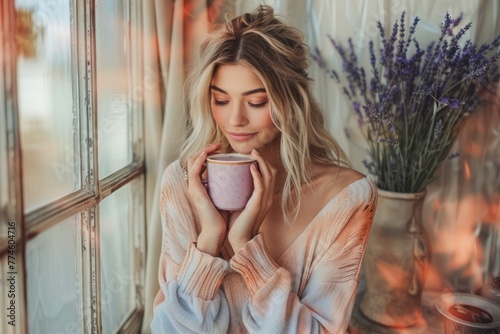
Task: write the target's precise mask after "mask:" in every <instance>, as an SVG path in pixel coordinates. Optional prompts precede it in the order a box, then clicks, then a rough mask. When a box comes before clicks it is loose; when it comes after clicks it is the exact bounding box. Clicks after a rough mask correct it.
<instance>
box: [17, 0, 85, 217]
mask: <svg viewBox="0 0 500 334" xmlns="http://www.w3.org/2000/svg"><path fill="white" fill-rule="evenodd" d="M15 4H16V29H17V31H18V33H17V35H16V36H17V41H18V43H17V44H18V61H17V74H18V79H17V84H18V87H17V94H18V103H19V115H20V122H21V144H22V150H23V177H24V182H23V184H24V200H25V207H26V209H27V210H30V209H33V208H35V207H38V206H40V205H43V204H46V203H48V202H50V201H52V200H54V199H57V198H60V197H62V196H64V195H66V194H68V193H70V192H72V191H73V190H75V189H76V187H77V186H78V184H79V178H80V175H79V172H78V171H77V170H76V171H75V154H74V144H73V143H74V142H73V133H74V124H73V122H74V119H76V118H75V117H74V116H75V115H74V114H75V110H74V107H75V105H76V101H77V99H76V98H75V97H74V96H73V95H74V94H73V84H72V80H73V79H72V65H71V43H72V39H71V34H72V33H71V31H72V30H71V24H70V20H71V13H70V4H69V0H58V1H37V0H16V2H15ZM75 79H76V74H75Z"/></svg>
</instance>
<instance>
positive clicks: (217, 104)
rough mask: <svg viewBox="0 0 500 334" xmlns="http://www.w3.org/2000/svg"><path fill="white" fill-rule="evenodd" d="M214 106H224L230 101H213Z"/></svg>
mask: <svg viewBox="0 0 500 334" xmlns="http://www.w3.org/2000/svg"><path fill="white" fill-rule="evenodd" d="M213 102H214V105H216V106H224V105H226V104H228V103H229V101H219V100H213Z"/></svg>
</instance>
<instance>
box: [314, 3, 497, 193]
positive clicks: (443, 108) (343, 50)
mask: <svg viewBox="0 0 500 334" xmlns="http://www.w3.org/2000/svg"><path fill="white" fill-rule="evenodd" d="M461 20H462V15H460V17H458V18H455V19H453V18H452V17H451V15H450V14H449V13H446V14H445V16H444V20H443V22H442V25H441V32H440V34H439V35H438V36H436V39H435V40H434V41H432V42H430V43H429V44H428V45H426V46H422V47H421V46H420V44H419V43H418V41H417V40H416V38H415V37H414V36H415V32H416V29H417V26H418V22H419V18H418V17H415V18H413V22H412V24H411V26H410V27H409V29H408V30H406V25H407V21H408V20H407V18H406V13H405V12H403V13H402V14H401V16H400V17H399V20H397V21H396V22H395V23H394V24H393V25H392V30H391V33H390V35H387V34H386V32H385V30H384V27H383V25H382V23H381V22H378V23H377V27H378V30H379V35H380V45H381V47H380V49H379V50H377V52H376V50H374V43H373V41H370V42H369V64H368V66H369V69H368V70H367V69H366V67H365V66H364V64H363V63H361V61H360V59H359V58H358V57H357V55H356V52H355V49H354V46H353V42H352V40H351V39H349V40H348V42H347V47H344V46H343V45H342V44H341V43H338V42H336V41H335V40H334V39H333V38H331V37H330V36H329V38H330V41H331V42H332V45H333V46H334V48H335V50H336V51H337V54H338V55H339V56H340V58H341V60H342V70H343V74H344V75H343V78H342V82H343V84H344V88H343V89H344V93H345V94H346V95H347V97H348V99H349V100H350V103H351V104H352V107H353V109H354V111H355V113H356V115H357V117H358V119H359V125H360V127H361V128H362V129H363V130H364V133H365V135H366V138H367V139H368V144H369V147H370V151H369V156H370V159H371V162H367V164H366V165H365V167H366V168H367V170H368V172H369V173H370V174H372V175H374V176H375V180H376V183H377V186H378V187H379V188H381V189H386V190H392V191H399V192H417V191H420V190H423V189H424V188H425V187H426V186H427V185H428V184H429V182H431V181H432V180H433V179H434V177H433V174H434V172H435V170H436V169H437V167H438V166H439V162H441V161H442V160H444V159H446V158H447V157H448V155H449V151H450V149H451V147H452V145H453V142H454V140H455V139H456V136H457V135H458V133H459V130H460V129H461V128H462V125H463V123H464V122H465V121H466V120H467V119H468V116H469V115H470V114H471V113H472V112H474V110H475V109H476V108H477V107H478V106H479V105H481V104H483V103H485V102H486V101H485V99H484V95H482V94H480V91H484V90H488V91H492V92H493V91H494V89H493V88H492V87H494V86H495V85H496V84H498V81H499V80H500V73H499V64H498V62H499V60H500V50H499V47H500V36H497V37H496V38H494V39H493V40H492V41H490V42H488V43H484V44H481V45H475V44H474V43H472V42H471V41H470V40H468V41H465V42H463V41H462V40H463V38H464V36H465V35H466V33H467V32H468V31H469V30H470V28H471V23H468V24H465V25H463V26H462V25H461ZM455 30H458V31H457V32H456V33H455ZM407 31H408V33H406V32H407ZM311 57H312V59H313V60H315V61H317V62H318V64H319V65H320V66H321V67H322V68H323V66H324V63H323V59H322V58H321V57H320V53H319V51H315V52H314V53H312V55H311ZM327 72H328V73H329V75H330V76H331V77H332V78H335V79H338V78H339V77H338V75H336V72H330V71H327ZM456 155H457V154H456V153H453V154H451V155H450V156H456Z"/></svg>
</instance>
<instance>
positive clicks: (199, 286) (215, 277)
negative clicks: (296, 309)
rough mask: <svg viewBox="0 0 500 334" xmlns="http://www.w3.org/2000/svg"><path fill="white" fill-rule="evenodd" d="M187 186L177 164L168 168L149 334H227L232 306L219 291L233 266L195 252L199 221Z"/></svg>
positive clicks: (164, 187) (163, 194) (163, 181)
mask: <svg viewBox="0 0 500 334" xmlns="http://www.w3.org/2000/svg"><path fill="white" fill-rule="evenodd" d="M174 164H178V162H174ZM183 181H184V180H183V178H182V171H181V170H180V166H176V165H171V166H169V167H168V168H167V170H166V171H165V173H164V176H163V179H162V193H161V197H160V211H161V221H162V230H163V240H162V251H161V255H160V265H159V273H158V276H159V281H160V287H161V289H160V291H159V292H158V294H157V296H156V298H155V301H154V315H153V320H152V321H151V325H150V326H151V330H152V332H153V333H157V334H160V333H226V332H227V329H228V325H229V307H228V304H227V301H226V299H225V296H224V293H223V291H222V290H221V289H220V286H221V284H222V279H223V277H224V275H225V273H226V272H227V270H228V269H229V263H228V262H227V261H225V260H223V259H221V258H218V257H213V256H211V255H209V254H206V253H203V252H201V251H199V250H198V249H197V248H196V245H195V243H194V241H195V240H196V235H197V233H196V228H195V226H196V225H195V219H194V215H193V214H192V210H191V208H190V205H189V201H188V197H187V193H186V186H185V183H184V182H183Z"/></svg>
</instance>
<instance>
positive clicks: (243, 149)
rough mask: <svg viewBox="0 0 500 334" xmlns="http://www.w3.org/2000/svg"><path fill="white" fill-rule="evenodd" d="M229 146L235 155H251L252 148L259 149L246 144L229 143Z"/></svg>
mask: <svg viewBox="0 0 500 334" xmlns="http://www.w3.org/2000/svg"><path fill="white" fill-rule="evenodd" d="M230 146H231V148H232V149H233V151H234V152H235V153H239V154H251V153H252V150H253V149H254V148H256V149H257V150H258V149H259V148H258V147H255V145H250V144H248V143H231V144H230Z"/></svg>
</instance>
